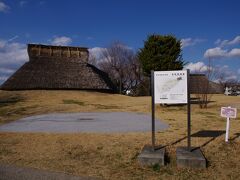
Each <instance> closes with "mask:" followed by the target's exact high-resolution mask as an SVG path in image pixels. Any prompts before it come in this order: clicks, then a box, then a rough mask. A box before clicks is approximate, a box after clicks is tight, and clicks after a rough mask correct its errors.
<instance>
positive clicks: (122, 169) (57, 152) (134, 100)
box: [0, 91, 240, 179]
mask: <svg viewBox="0 0 240 180" xmlns="http://www.w3.org/2000/svg"><path fill="white" fill-rule="evenodd" d="M212 101H213V102H211V103H210V104H209V108H208V109H199V107H198V105H197V104H193V105H192V134H195V133H197V132H199V131H201V132H203V131H211V132H217V131H219V132H220V131H224V130H225V126H226V120H225V119H224V118H221V117H220V107H221V106H229V105H231V106H235V107H237V108H238V111H240V97H239V96H238V97H231V96H224V95H214V96H213V98H212ZM156 107H157V108H156V117H157V118H159V119H161V120H162V121H164V122H167V123H168V124H169V125H170V127H169V129H168V130H166V131H158V132H157V133H156V139H157V144H161V145H167V147H166V150H167V154H168V156H169V160H168V161H169V163H167V165H166V166H164V167H160V168H159V167H157V166H154V167H145V168H142V167H140V166H139V165H138V163H137V156H138V154H139V153H140V151H141V148H142V147H143V146H144V145H145V144H150V143H151V133H150V132H147V133H122V134H120V133H115V134H97V133H75V134H57V133H55V134H52V133H0V163H6V164H15V165H18V166H25V167H34V168H39V169H47V170H51V171H59V172H65V173H69V174H73V175H85V176H86V175H87V176H94V177H100V178H104V179H205V178H210V179H238V178H239V175H240V156H239V154H240V137H238V135H240V121H239V120H240V118H239V115H240V113H238V118H237V119H234V120H231V122H230V139H231V140H230V142H229V143H227V144H226V143H225V142H224V136H225V134H221V135H217V136H215V137H210V136H209V137H208V136H203V137H195V136H194V137H192V145H193V146H200V147H201V148H202V150H203V152H204V155H205V156H206V158H207V160H208V161H209V162H208V167H207V169H204V170H193V169H178V168H177V167H176V147H178V146H185V145H186V127H187V120H186V117H187V114H186V106H170V107H160V106H156ZM103 111H104V112H114V111H116V112H120V111H122V112H145V113H149V114H150V112H151V102H150V97H128V96H122V95H116V94H105V93H97V92H86V91H0V124H3V123H7V122H10V121H14V120H17V119H19V118H22V117H26V116H30V115H37V114H43V113H52V112H103ZM149 123H151V122H149ZM150 125H151V124H149V127H150ZM213 134H214V133H213ZM215 134H216V133H215Z"/></svg>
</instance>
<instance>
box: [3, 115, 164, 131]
mask: <svg viewBox="0 0 240 180" xmlns="http://www.w3.org/2000/svg"><path fill="white" fill-rule="evenodd" d="M155 127H156V130H165V129H167V128H168V125H167V124H166V123H163V122H161V121H160V120H158V119H156V121H155ZM145 131H151V116H150V115H147V114H140V113H128V112H107V113H106V112H96V113H54V114H43V115H38V116H31V117H27V118H23V119H19V120H17V121H14V122H11V123H8V124H4V125H1V126H0V132H57V133H58V132H60V133H61V132H62V133H76V132H91V133H93V132H96V133H115V132H120V133H121V132H145Z"/></svg>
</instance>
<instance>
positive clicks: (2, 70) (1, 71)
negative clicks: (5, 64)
mask: <svg viewBox="0 0 240 180" xmlns="http://www.w3.org/2000/svg"><path fill="white" fill-rule="evenodd" d="M14 72H15V69H10V68H0V74H12V73H14Z"/></svg>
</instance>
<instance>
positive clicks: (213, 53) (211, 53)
mask: <svg viewBox="0 0 240 180" xmlns="http://www.w3.org/2000/svg"><path fill="white" fill-rule="evenodd" d="M227 54H228V52H227V50H223V49H222V48H220V47H216V48H210V49H207V50H206V51H205V53H204V57H205V58H222V57H226V55H227Z"/></svg>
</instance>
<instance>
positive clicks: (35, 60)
mask: <svg viewBox="0 0 240 180" xmlns="http://www.w3.org/2000/svg"><path fill="white" fill-rule="evenodd" d="M28 55H29V61H28V62H26V63H25V64H24V65H23V66H22V67H20V68H19V69H18V70H17V71H16V72H15V73H14V74H13V75H12V76H11V77H10V78H9V79H8V80H7V81H5V82H4V83H3V84H2V86H1V89H3V90H32V89H82V90H98V91H107V92H114V90H115V88H114V85H113V83H112V82H111V80H110V78H109V77H108V75H107V74H106V73H105V72H103V71H101V70H99V69H98V68H96V67H95V66H93V65H90V64H88V57H89V52H88V49H87V48H83V47H70V46H49V45H41V44H28Z"/></svg>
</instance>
